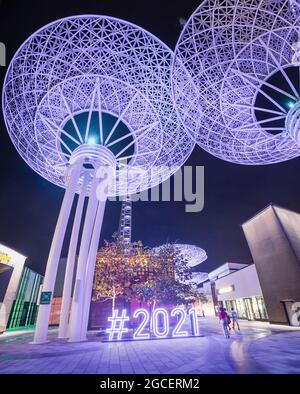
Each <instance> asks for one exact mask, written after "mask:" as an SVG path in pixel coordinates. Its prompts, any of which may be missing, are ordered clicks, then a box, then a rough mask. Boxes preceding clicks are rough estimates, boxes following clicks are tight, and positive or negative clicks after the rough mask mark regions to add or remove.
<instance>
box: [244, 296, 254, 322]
mask: <svg viewBox="0 0 300 394" xmlns="http://www.w3.org/2000/svg"><path fill="white" fill-rule="evenodd" d="M245 305H246V310H247V317H248V320H255V317H254V313H253V308H252V300H251V298H245Z"/></svg>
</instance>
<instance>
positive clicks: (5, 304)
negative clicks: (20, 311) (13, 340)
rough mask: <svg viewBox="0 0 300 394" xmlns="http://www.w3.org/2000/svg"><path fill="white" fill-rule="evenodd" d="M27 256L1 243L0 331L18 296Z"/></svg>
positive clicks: (4, 325) (3, 328)
mask: <svg viewBox="0 0 300 394" xmlns="http://www.w3.org/2000/svg"><path fill="white" fill-rule="evenodd" d="M25 260H26V257H25V256H23V255H22V254H20V253H18V252H17V251H15V250H13V249H11V248H9V247H7V246H5V245H3V244H0V289H1V290H0V333H1V332H3V331H5V329H6V327H7V323H8V319H9V315H10V312H11V309H12V306H13V303H14V300H15V298H16V296H17V292H18V288H19V283H20V280H21V277H22V273H23V268H24V264H25Z"/></svg>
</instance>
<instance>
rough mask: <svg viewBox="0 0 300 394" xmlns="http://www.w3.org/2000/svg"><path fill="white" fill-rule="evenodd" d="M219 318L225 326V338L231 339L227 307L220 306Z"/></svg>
mask: <svg viewBox="0 0 300 394" xmlns="http://www.w3.org/2000/svg"><path fill="white" fill-rule="evenodd" d="M219 319H220V323H221V324H222V327H223V332H224V336H225V338H227V339H229V338H230V335H229V331H228V315H227V312H226V309H225V308H220V311H219Z"/></svg>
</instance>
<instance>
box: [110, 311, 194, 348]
mask: <svg viewBox="0 0 300 394" xmlns="http://www.w3.org/2000/svg"><path fill="white" fill-rule="evenodd" d="M169 316H170V317H178V321H177V323H176V325H175V327H174V328H172V329H171V328H170V319H169ZM188 316H189V317H190V320H191V327H192V329H191V331H192V336H199V326H198V320H197V312H196V309H195V308H192V309H190V310H189V311H188V313H187V312H186V310H185V309H184V308H180V307H176V308H174V309H172V310H171V312H170V314H169V313H168V311H167V310H166V309H164V308H157V309H155V310H154V311H153V312H152V316H151V317H150V314H149V312H148V311H147V310H146V309H137V310H136V311H135V312H134V314H133V318H134V319H137V318H139V317H141V320H140V323H139V325H138V327H137V328H136V329H135V330H134V332H133V339H134V340H147V339H150V338H158V339H163V338H184V337H187V336H189V332H188V330H183V329H182V326H183V325H184V323H185V322H186V319H187V317H188ZM108 321H109V322H110V323H111V324H110V328H107V329H106V333H107V334H109V338H108V340H109V341H113V340H114V339H115V338H116V339H117V340H118V341H120V340H122V339H123V334H127V333H128V332H129V330H128V328H127V327H125V325H126V323H127V322H128V321H129V316H127V311H126V309H124V310H123V311H122V315H121V316H119V311H118V310H115V311H114V313H113V316H110V317H109V318H108ZM147 328H148V332H147V331H146V330H147ZM149 328H150V330H149ZM145 331H146V332H145ZM150 331H152V332H151V335H150Z"/></svg>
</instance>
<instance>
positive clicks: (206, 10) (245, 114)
mask: <svg viewBox="0 0 300 394" xmlns="http://www.w3.org/2000/svg"><path fill="white" fill-rule="evenodd" d="M299 25H300V5H299V3H296V2H295V1H293V2H291V1H290V0H278V1H259V2H253V0H243V1H241V0H234V1H230V2H226V1H223V0H207V1H205V2H204V3H203V4H202V5H201V6H200V7H199V8H198V9H197V10H196V11H195V12H194V14H193V15H192V16H191V18H190V19H189V21H188V23H187V24H186V26H185V28H184V30H183V32H182V34H181V37H180V39H179V41H178V44H177V47H176V51H175V58H174V59H175V60H174V64H173V75H172V78H173V80H172V85H173V96H174V102H175V105H176V108H177V111H178V114H179V116H180V118H181V120H182V122H183V124H184V125H185V127H186V129H187V131H188V132H189V133H190V135H191V136H192V138H193V139H194V140H195V141H196V142H197V143H198V144H199V145H200V146H201V147H202V148H203V149H205V150H206V151H208V152H209V153H211V154H213V155H214V156H217V157H219V158H221V159H223V160H227V161H231V162H234V163H239V164H247V165H258V164H271V163H276V162H281V161H285V160H289V159H293V158H295V157H297V156H299V154H300V148H299V145H297V141H298V140H300V139H299V133H300V128H298V129H295V128H293V129H290V125H298V126H299V122H298V123H297V122H296V120H295V119H293V120H292V121H290V122H288V123H287V122H286V119H287V115H288V114H289V109H290V108H289V106H288V105H287V104H286V105H284V104H283V102H284V100H282V99H279V96H282V97H285V102H286V103H288V102H289V101H290V100H292V101H293V102H299V86H297V85H298V83H297V84H296V85H295V82H294V81H292V79H291V76H290V75H289V71H287V69H288V68H290V67H293V66H294V65H295V48H296V49H297V48H298V47H297V45H295V42H297V41H300V39H299V37H300V30H299ZM276 73H278V74H277V75H278V78H281V80H282V81H284V82H282V83H281V84H276V83H274V80H272V76H274V75H275V74H276ZM279 85H280V86H279ZM278 88H279V89H280V90H278ZM269 92H271V93H269ZM261 98H263V99H261ZM260 115H263V116H260ZM295 116H296V117H297V118H299V113H297V114H295ZM277 123H278V124H279V125H278V126H276V124H277ZM274 124H275V125H274ZM298 126H295V127H298ZM293 127H294V126H293ZM274 131H275V132H274Z"/></svg>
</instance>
